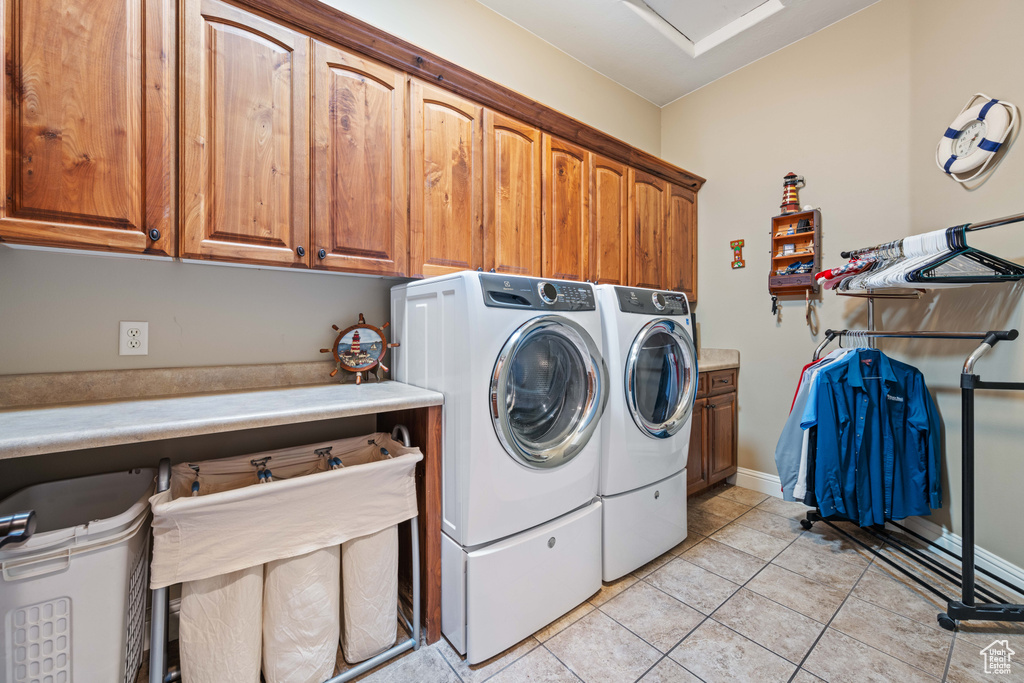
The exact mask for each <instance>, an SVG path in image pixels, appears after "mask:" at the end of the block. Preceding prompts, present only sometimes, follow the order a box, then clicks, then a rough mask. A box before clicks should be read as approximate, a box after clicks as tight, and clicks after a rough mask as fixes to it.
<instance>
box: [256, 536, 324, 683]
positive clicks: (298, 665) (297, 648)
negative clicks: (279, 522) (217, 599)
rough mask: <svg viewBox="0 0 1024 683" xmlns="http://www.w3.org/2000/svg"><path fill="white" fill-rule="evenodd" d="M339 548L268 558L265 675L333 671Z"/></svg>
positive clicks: (297, 677)
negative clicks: (284, 557)
mask: <svg viewBox="0 0 1024 683" xmlns="http://www.w3.org/2000/svg"><path fill="white" fill-rule="evenodd" d="M340 572H341V548H340V547H339V546H336V545H334V546H330V547H329V548H321V549H320V550H314V551H313V552H311V553H307V554H305V555H299V556H298V557H290V558H288V559H286V560H274V561H273V562H267V564H266V565H265V566H264V574H263V676H264V677H265V678H266V680H267V683H311V682H316V683H319V682H320V681H326V680H327V679H328V678H330V677H331V676H333V675H334V665H335V661H336V658H337V653H338V636H339V633H340V626H341V624H340V620H339V615H338V609H339V606H340V590H339V589H340V586H339V585H338V575H339V574H340Z"/></svg>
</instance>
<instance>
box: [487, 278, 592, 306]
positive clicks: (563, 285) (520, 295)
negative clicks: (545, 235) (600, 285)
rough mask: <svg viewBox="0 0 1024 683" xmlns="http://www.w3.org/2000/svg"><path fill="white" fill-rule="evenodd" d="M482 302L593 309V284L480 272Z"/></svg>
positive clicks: (491, 304) (502, 304)
mask: <svg viewBox="0 0 1024 683" xmlns="http://www.w3.org/2000/svg"><path fill="white" fill-rule="evenodd" d="M480 287H481V289H483V292H484V305H486V306H494V307H497V308H532V309H535V310H540V311H594V310H597V300H596V299H595V297H594V287H593V286H592V285H590V284H588V283H586V282H566V281H565V280H543V279H541V278H535V277H519V276H516V275H500V274H497V273H481V275H480Z"/></svg>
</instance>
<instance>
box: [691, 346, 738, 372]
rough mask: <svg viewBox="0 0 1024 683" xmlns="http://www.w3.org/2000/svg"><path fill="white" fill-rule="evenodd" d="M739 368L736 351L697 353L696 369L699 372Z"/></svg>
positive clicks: (702, 350) (710, 350) (713, 350)
mask: <svg viewBox="0 0 1024 683" xmlns="http://www.w3.org/2000/svg"><path fill="white" fill-rule="evenodd" d="M739 366H740V352H739V351H738V350H736V349H701V350H700V351H699V352H698V353H697V369H698V370H700V371H701V372H713V371H714V370H728V369H730V368H738V367H739Z"/></svg>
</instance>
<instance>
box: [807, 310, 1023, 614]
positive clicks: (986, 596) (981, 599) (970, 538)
mask: <svg viewBox="0 0 1024 683" xmlns="http://www.w3.org/2000/svg"><path fill="white" fill-rule="evenodd" d="M1017 336H1018V334H1017V330H1002V331H998V330H997V331H989V332H938V331H936V332H927V331H922V332H880V331H876V330H827V331H826V332H825V339H824V340H823V341H822V342H821V344H819V345H818V348H816V349H815V350H814V357H813V360H815V361H817V360H818V359H819V358H820V357H821V353H822V351H824V350H825V348H826V347H827V346H828V345H829V344H831V343H832V342H833V341H834V340H836V339H840V340H841V339H842V338H843V337H848V338H849V337H853V338H864V339H876V338H890V339H948V340H978V341H980V342H981V343H980V344H979V345H978V348H976V349H975V350H974V351H973V352H971V354H970V355H969V356H968V357H967V359H966V360H965V361H964V365H963V371H962V372H961V374H960V393H961V412H962V420H963V428H962V432H963V435H962V439H961V466H962V473H961V478H962V481H961V496H962V500H961V529H960V533H961V538H962V551H961V552H962V555H957V554H956V553H954V552H953V551H951V550H949V549H947V548H944V547H943V546H941V545H939V544H937V543H935V542H933V541H931V540H929V539H927V538H925V537H924V536H921V535H920V534H917V533H915V532H914V531H912V530H910V529H908V528H907V527H906V526H904V525H902V524H900V523H898V522H893V521H889V522H887V523H886V524H889V525H892V526H893V527H895V528H897V529H899V530H900V531H902V532H904V533H906V534H909V535H910V536H912V537H913V538H915V539H917V540H918V541H920V542H922V543H924V544H926V545H927V546H929V547H931V548H934V549H935V550H937V551H938V552H941V553H943V554H945V555H947V556H949V557H952V558H953V559H955V560H957V561H959V562H960V565H961V571H960V572H957V571H956V570H955V569H953V568H951V567H949V566H947V565H944V564H942V563H940V562H939V561H938V560H937V559H935V558H933V557H929V556H928V555H927V554H926V553H924V552H922V551H921V550H919V549H918V548H915V547H913V546H911V545H910V544H908V543H906V542H905V541H903V540H901V539H899V538H897V537H895V536H894V535H893V534H891V533H889V531H888V529H887V528H886V525H876V526H873V527H862V528H863V529H864V530H865V531H867V532H868V533H869V534H870V535H871V536H872V537H874V538H875V539H877V540H880V541H884V542H885V543H887V544H888V545H889V546H890V547H891V548H892V549H893V550H894V551H896V552H898V553H900V554H901V555H903V556H904V557H906V558H907V559H909V560H911V561H912V562H915V563H916V564H917V565H918V566H920V567H921V568H923V569H925V570H926V571H928V572H931V573H932V574H933V575H935V576H938V577H940V578H942V579H945V580H947V581H950V582H952V583H956V584H959V585H960V588H961V595H960V599H959V600H954V599H953V598H951V597H950V596H948V595H946V594H945V593H944V592H943V591H942V590H940V589H939V588H937V587H936V586H934V585H933V584H932V583H931V582H929V581H928V580H926V579H924V578H922V577H920V576H917V575H916V574H913V573H911V572H910V571H909V570H908V569H907V568H906V567H904V566H902V565H900V564H898V563H896V562H894V561H893V560H892V559H890V558H889V557H886V556H885V555H883V554H882V553H881V552H879V550H877V549H876V548H873V547H872V546H870V545H868V544H867V543H865V542H863V541H861V540H860V539H858V538H856V537H855V536H853V535H852V534H850V533H848V532H847V531H846V530H844V529H842V528H840V527H839V526H838V525H836V524H835V523H834V522H836V521H850V520H845V519H842V518H840V517H837V516H832V517H828V518H826V517H824V516H823V515H822V514H821V509H820V508H819V507H817V501H814V502H815V507H814V510H811V511H808V512H807V516H806V518H805V519H802V520H800V525H801V526H802V527H803V528H804V529H810V528H811V526H812V525H813V524H814V523H815V522H823V523H824V524H826V525H828V526H829V527H830V528H831V529H833V530H834V531H836V532H837V533H839V534H840V535H841V536H842V537H844V538H846V539H847V540H849V541H852V542H853V543H856V544H857V545H859V546H861V547H862V548H864V549H865V550H867V551H868V552H870V553H871V554H872V555H874V556H875V557H877V558H878V559H880V560H883V561H884V562H886V563H887V564H888V565H889V566H891V567H892V568H894V569H896V570H897V571H899V572H901V573H902V574H904V575H905V576H907V577H909V578H910V579H912V580H913V581H914V582H915V583H917V584H918V585H920V586H922V587H923V588H925V589H926V590H928V591H929V592H931V593H933V594H934V595H936V596H938V597H939V598H940V599H942V600H944V601H945V602H946V611H945V612H939V613H938V614H937V615H936V619H937V621H938V623H939V626H941V627H942V628H944V629H946V630H949V631H952V630H954V629H956V624H957V621H976V620H984V621H1024V604H1020V603H1010V602H1009V601H1008V600H1007V599H1006V598H1004V597H1002V596H1001V595H1000V594H998V593H996V592H995V591H994V590H991V589H989V588H987V587H985V586H980V585H978V584H977V581H976V574H978V573H980V574H983V575H984V576H986V577H987V578H988V579H991V580H992V581H994V582H996V583H999V584H1002V585H1003V586H1006V587H1007V588H1009V589H1011V590H1013V591H1016V592H1017V593H1020V594H1024V589H1022V588H1020V587H1019V586H1017V585H1015V584H1013V583H1011V582H1009V581H1007V580H1005V579H1003V578H1002V577H1000V576H997V575H995V574H993V573H992V572H989V571H987V570H985V569H983V568H980V567H978V566H977V564H976V561H975V545H974V525H975V517H974V502H975V499H974V493H975V491H974V488H975V481H974V459H975V452H974V392H975V391H976V390H978V389H986V390H994V391H1024V382H990V381H985V380H982V379H981V378H980V377H979V376H978V375H977V374H975V372H974V366H975V365H976V364H977V362H978V361H979V360H981V358H982V357H983V356H985V354H987V353H988V352H989V351H991V350H992V347H994V346H995V345H996V344H997V343H998V342H1000V341H1013V340H1015V339H1016V338H1017ZM811 429H816V428H815V427H811ZM813 436H814V435H813V434H812V435H811V437H812V438H810V440H809V446H808V448H809V451H808V461H809V462H813V461H814V456H815V449H816V439H815V438H813Z"/></svg>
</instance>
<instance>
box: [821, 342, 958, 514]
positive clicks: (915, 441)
mask: <svg viewBox="0 0 1024 683" xmlns="http://www.w3.org/2000/svg"><path fill="white" fill-rule="evenodd" d="M801 426H802V427H804V428H805V429H806V428H809V427H811V426H817V428H818V430H817V440H816V446H817V454H816V468H815V482H814V491H815V494H816V496H817V499H818V507H819V508H820V510H821V513H822V515H825V516H831V515H841V516H843V517H846V518H847V519H851V520H853V521H854V522H857V523H858V524H859V525H861V526H868V525H870V524H882V523H884V522H885V520H887V519H903V518H905V517H909V516H911V515H928V514H930V513H931V510H933V509H938V508H939V507H941V506H942V484H941V479H940V477H941V463H940V458H941V441H940V435H939V434H940V429H941V426H940V423H939V418H938V412H937V410H936V409H935V404H934V402H933V401H932V398H931V395H930V394H929V393H928V387H927V386H926V385H925V382H924V377H923V375H921V373H920V372H919V371H918V370H917V369H916V368H914V367H912V366H910V365H907V364H905V363H900V362H899V361H895V360H892V359H890V358H888V357H887V356H886V355H885V354H883V353H881V352H880V351H877V350H875V349H860V350H858V351H857V352H855V353H851V354H849V355H847V356H846V357H844V358H842V359H840V360H838V361H836V362H835V363H833V364H832V365H831V366H829V367H828V368H825V369H823V370H822V371H821V372H820V373H819V374H818V378H817V391H816V396H815V397H814V400H811V401H808V404H807V408H806V410H805V412H804V418H803V420H802V422H801Z"/></svg>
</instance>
